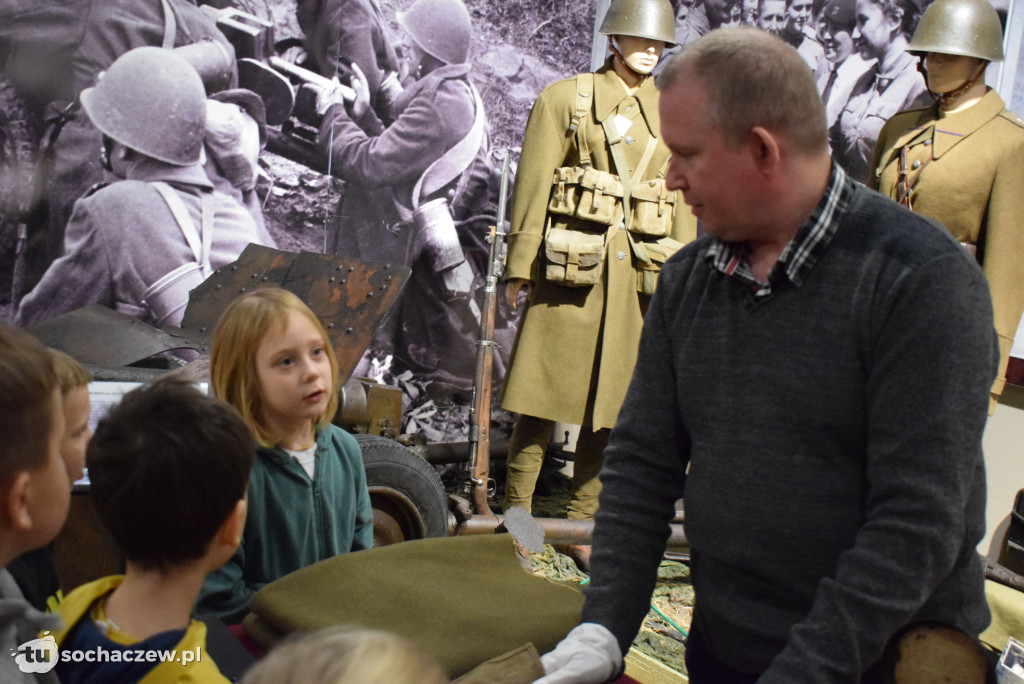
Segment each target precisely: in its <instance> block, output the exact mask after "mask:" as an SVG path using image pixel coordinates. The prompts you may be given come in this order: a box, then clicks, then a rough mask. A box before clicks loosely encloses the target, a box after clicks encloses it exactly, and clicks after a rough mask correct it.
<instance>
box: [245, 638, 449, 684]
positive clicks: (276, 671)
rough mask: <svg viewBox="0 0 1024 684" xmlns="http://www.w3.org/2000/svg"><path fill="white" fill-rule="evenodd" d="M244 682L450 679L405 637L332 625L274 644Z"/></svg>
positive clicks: (442, 682) (407, 683)
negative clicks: (331, 626)
mask: <svg viewBox="0 0 1024 684" xmlns="http://www.w3.org/2000/svg"><path fill="white" fill-rule="evenodd" d="M242 682H243V684H293V683H294V684H363V683H364V682H387V683H388V684H446V682H448V677H447V675H446V674H445V672H444V670H443V669H441V666H440V665H438V664H437V662H436V661H435V660H434V659H433V658H431V657H430V656H428V655H427V654H426V653H424V652H423V650H422V649H420V648H419V647H418V646H417V645H416V644H414V643H413V642H412V641H410V640H409V639H406V638H405V637H401V636H398V635H397V634H392V633H390V632H384V631H381V630H375V629H351V628H346V627H334V628H328V629H323V630H320V631H318V632H313V633H311V634H306V635H303V636H301V637H299V638H295V639H290V640H288V641H286V642H284V643H282V644H280V645H279V646H277V647H275V648H274V649H273V650H272V651H271V652H270V653H269V654H267V656H266V657H265V658H263V660H261V661H260V662H259V664H257V665H256V667H254V668H253V669H252V670H250V671H249V673H248V674H247V675H246V676H245V678H244V679H243V680H242Z"/></svg>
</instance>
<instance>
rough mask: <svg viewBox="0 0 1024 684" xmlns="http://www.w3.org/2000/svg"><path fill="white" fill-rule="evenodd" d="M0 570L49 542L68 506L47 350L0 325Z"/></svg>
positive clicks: (60, 424)
mask: <svg viewBox="0 0 1024 684" xmlns="http://www.w3.org/2000/svg"><path fill="white" fill-rule="evenodd" d="M0 435H3V445H2V446H0V567H3V566H5V565H6V564H7V562H8V561H9V560H10V559H11V558H13V557H14V556H17V555H19V554H20V553H23V552H25V551H29V550H31V549H34V548H36V547H39V546H42V545H44V544H47V543H49V542H50V541H51V540H52V539H53V538H54V537H55V536H57V533H58V532H60V528H61V527H62V526H63V525H64V520H65V519H66V518H67V513H68V505H69V504H70V502H71V483H70V482H68V477H67V471H66V469H65V468H64V461H63V459H61V457H60V447H61V440H62V439H63V437H64V413H63V411H62V408H61V398H60V390H59V389H58V387H57V378H56V375H55V374H54V371H53V358H52V357H51V356H50V353H49V351H48V350H47V349H46V347H44V346H43V345H42V344H40V343H39V342H38V341H37V340H36V339H35V338H33V337H32V336H31V335H29V334H28V333H26V332H23V331H21V330H16V329H14V328H11V327H8V326H6V325H3V324H0Z"/></svg>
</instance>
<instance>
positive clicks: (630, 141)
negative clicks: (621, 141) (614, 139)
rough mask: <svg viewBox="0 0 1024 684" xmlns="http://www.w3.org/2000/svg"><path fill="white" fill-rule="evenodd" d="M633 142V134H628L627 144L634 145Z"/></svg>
mask: <svg viewBox="0 0 1024 684" xmlns="http://www.w3.org/2000/svg"><path fill="white" fill-rule="evenodd" d="M633 142H634V140H633V136H631V135H627V136H626V144H627V145H632V144H633Z"/></svg>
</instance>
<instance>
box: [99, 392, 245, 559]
mask: <svg viewBox="0 0 1024 684" xmlns="http://www.w3.org/2000/svg"><path fill="white" fill-rule="evenodd" d="M253 458H254V453H253V446H252V435H251V434H250V433H249V429H248V427H247V426H246V425H245V422H244V421H243V420H242V418H241V416H239V415H238V412H237V411H235V409H234V408H232V407H231V406H229V405H228V404H226V403H225V402H222V401H220V400H219V399H215V398H213V397H211V396H208V395H206V394H204V393H203V392H201V391H199V390H198V389H196V388H195V387H194V386H192V385H190V384H188V383H185V382H182V381H178V380H171V379H164V380H159V381H157V382H154V383H152V384H150V385H144V386H142V387H140V388H138V389H136V390H132V391H131V392H129V393H128V394H126V395H125V396H124V398H123V399H122V400H121V402H120V403H119V404H117V405H116V406H115V407H114V408H112V409H111V411H110V413H108V414H107V416H106V417H105V418H103V420H101V421H100V422H99V424H98V425H97V426H96V434H95V435H93V438H92V440H91V441H90V442H89V447H88V449H87V451H86V463H87V465H88V466H89V480H90V481H91V483H92V489H91V499H92V503H93V506H94V508H95V509H96V513H97V514H98V516H99V519H100V521H101V522H102V523H103V525H104V526H105V527H106V528H107V529H108V530H109V531H110V533H111V536H112V537H113V538H114V541H115V542H116V543H117V544H118V546H119V547H120V549H121V551H122V553H124V556H125V559H126V560H127V561H128V562H129V563H134V564H136V565H138V566H140V567H142V568H145V569H150V570H152V569H156V570H167V569H169V568H172V567H174V566H182V565H186V564H188V563H191V562H193V561H197V560H200V559H203V558H209V557H210V556H209V555H208V552H209V551H210V550H211V548H215V549H216V553H215V554H214V559H213V562H212V567H211V568H210V569H211V570H212V569H215V568H216V567H219V566H220V565H221V564H223V563H224V561H226V560H227V559H228V558H229V557H230V555H231V553H232V552H233V551H234V548H235V546H237V545H238V539H239V538H240V537H241V532H242V527H243V526H244V522H245V500H244V499H245V494H246V490H247V488H248V483H249V471H250V470H251V469H252V462H253ZM236 528H237V529H236Z"/></svg>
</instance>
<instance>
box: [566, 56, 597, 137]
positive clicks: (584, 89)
mask: <svg viewBox="0 0 1024 684" xmlns="http://www.w3.org/2000/svg"><path fill="white" fill-rule="evenodd" d="M593 100H594V74H593V73H592V72H589V71H588V72H586V73H584V74H576V109H575V110H574V111H573V113H572V116H571V117H570V119H569V132H570V133H575V132H576V129H577V128H579V127H580V123H582V121H583V119H584V118H586V116H587V113H588V112H589V111H590V103H591V102H592V101H593Z"/></svg>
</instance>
